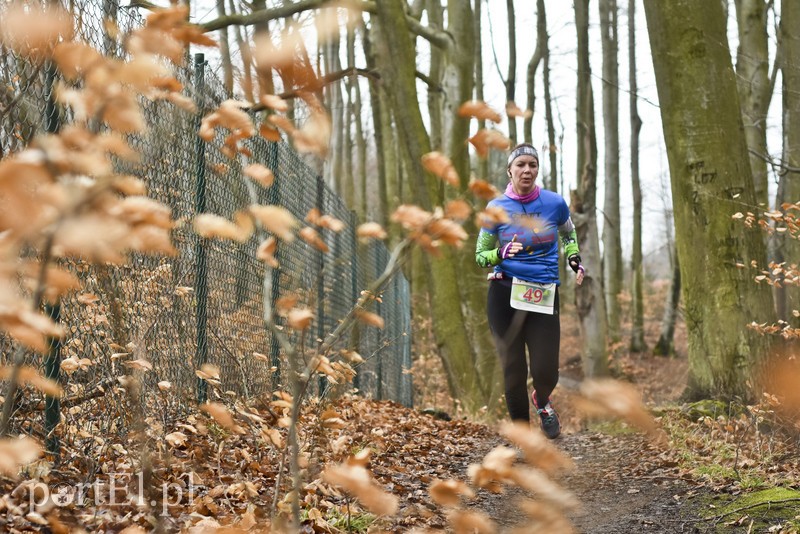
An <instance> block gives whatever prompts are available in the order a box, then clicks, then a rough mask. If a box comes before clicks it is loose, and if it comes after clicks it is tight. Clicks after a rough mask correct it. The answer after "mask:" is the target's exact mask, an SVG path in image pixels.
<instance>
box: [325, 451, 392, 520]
mask: <svg viewBox="0 0 800 534" xmlns="http://www.w3.org/2000/svg"><path fill="white" fill-rule="evenodd" d="M322 478H323V480H325V482H327V483H329V484H332V485H334V486H339V487H341V488H343V489H344V490H345V491H347V492H348V493H350V494H352V495H353V496H354V497H355V498H356V499H358V500H359V501H360V502H361V504H363V505H364V507H366V508H367V509H368V510H369V511H370V512H372V513H374V514H376V515H392V514H394V513H395V512H396V511H397V508H398V506H399V502H400V499H399V498H398V497H397V496H396V495H392V494H391V493H387V492H385V491H383V489H381V488H380V486H378V485H377V484H376V483H375V482H374V481H373V480H372V477H371V476H370V474H369V471H367V470H366V469H364V468H363V467H361V466H358V465H347V464H344V465H335V466H332V467H328V468H327V469H325V471H324V473H323V474H322Z"/></svg>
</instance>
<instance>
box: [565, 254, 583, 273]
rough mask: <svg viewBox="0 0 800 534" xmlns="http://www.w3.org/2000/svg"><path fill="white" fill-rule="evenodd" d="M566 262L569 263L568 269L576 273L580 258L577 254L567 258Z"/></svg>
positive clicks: (579, 265)
mask: <svg viewBox="0 0 800 534" xmlns="http://www.w3.org/2000/svg"><path fill="white" fill-rule="evenodd" d="M567 262H568V263H569V266H570V268H571V269H572V270H573V271H575V272H576V273H577V272H578V269H580V267H581V257H580V256H579V255H578V254H573V255H572V256H570V257H569V258H567Z"/></svg>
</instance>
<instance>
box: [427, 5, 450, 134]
mask: <svg viewBox="0 0 800 534" xmlns="http://www.w3.org/2000/svg"><path fill="white" fill-rule="evenodd" d="M425 3H426V4H427V12H428V21H429V22H430V24H431V25H434V26H436V27H438V28H441V27H443V25H444V7H442V4H441V2H440V0H426V2H425ZM430 54H431V55H430V58H431V59H430V71H429V73H428V76H429V78H430V81H431V84H429V85H428V87H427V91H428V116H429V117H430V134H431V148H433V149H434V150H444V147H445V145H444V141H443V139H442V137H443V134H444V125H443V122H442V121H443V117H442V115H443V111H444V110H443V107H444V93H443V91H442V90H441V87H442V82H443V79H444V68H445V65H444V59H445V58H444V52H443V51H442V50H441V49H440V48H437V47H435V46H432V47H431V53H430Z"/></svg>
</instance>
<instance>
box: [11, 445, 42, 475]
mask: <svg viewBox="0 0 800 534" xmlns="http://www.w3.org/2000/svg"><path fill="white" fill-rule="evenodd" d="M43 453H44V449H43V448H42V446H41V445H40V444H39V442H37V441H36V440H35V439H33V438H30V437H22V438H2V439H0V474H3V475H5V476H7V477H10V478H14V479H15V478H17V475H18V474H19V470H20V467H22V466H24V465H27V464H29V463H31V462H33V461H35V460H36V459H37V458H39V457H40V456H41V455H42V454H43Z"/></svg>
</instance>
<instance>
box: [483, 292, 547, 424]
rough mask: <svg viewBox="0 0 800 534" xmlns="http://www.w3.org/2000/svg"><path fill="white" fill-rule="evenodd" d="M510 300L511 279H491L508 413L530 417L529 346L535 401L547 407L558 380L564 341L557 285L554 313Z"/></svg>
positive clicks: (491, 309)
mask: <svg viewBox="0 0 800 534" xmlns="http://www.w3.org/2000/svg"><path fill="white" fill-rule="evenodd" d="M510 300H511V284H510V281H508V280H492V281H491V282H490V283H489V297H488V304H487V313H488V315H489V327H490V328H491V330H492V336H493V337H494V342H495V346H496V347H497V354H498V355H499V356H500V362H501V363H502V365H503V379H504V382H505V391H506V406H508V415H509V416H510V417H511V420H512V421H517V420H520V421H529V420H530V415H529V414H530V404H529V400H528V399H529V397H528V386H527V380H528V362H527V361H526V359H525V347H526V346H527V347H528V355H529V358H530V373H531V378H532V379H533V386H534V388H535V389H536V402H538V403H539V406H540V407H544V404H545V403H546V402H547V399H548V398H549V397H550V393H552V391H553V390H554V389H555V387H556V384H558V349H559V345H560V342H561V324H560V319H559V315H558V289H556V296H555V304H554V307H555V309H554V314H553V315H546V314H543V313H536V312H527V311H521V310H516V309H514V308H512V307H511V304H509V301H510Z"/></svg>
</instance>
